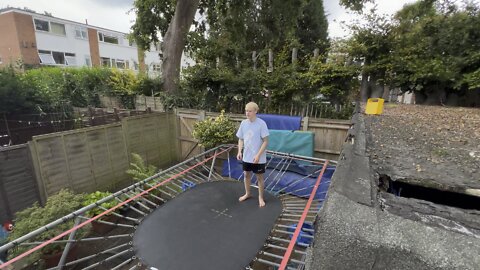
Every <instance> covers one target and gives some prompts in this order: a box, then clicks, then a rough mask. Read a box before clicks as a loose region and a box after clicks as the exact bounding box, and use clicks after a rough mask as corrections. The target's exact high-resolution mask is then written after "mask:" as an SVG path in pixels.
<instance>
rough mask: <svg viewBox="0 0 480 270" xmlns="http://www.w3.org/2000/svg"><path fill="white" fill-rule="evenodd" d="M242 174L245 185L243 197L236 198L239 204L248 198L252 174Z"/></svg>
mask: <svg viewBox="0 0 480 270" xmlns="http://www.w3.org/2000/svg"><path fill="white" fill-rule="evenodd" d="M243 173H244V179H243V183H244V184H245V195H243V196H242V197H240V198H238V200H239V201H240V202H243V201H245V200H246V199H248V198H250V196H251V195H250V183H251V182H252V172H243Z"/></svg>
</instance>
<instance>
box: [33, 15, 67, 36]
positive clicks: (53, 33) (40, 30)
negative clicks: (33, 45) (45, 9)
mask: <svg viewBox="0 0 480 270" xmlns="http://www.w3.org/2000/svg"><path fill="white" fill-rule="evenodd" d="M35 21H41V22H46V23H47V24H48V30H42V29H38V28H37V23H36V22H35ZM52 23H53V24H56V25H62V26H63V33H55V32H52ZM33 26H34V28H35V31H38V32H43V33H49V34H52V35H57V36H62V37H66V36H67V28H66V25H65V24H64V23H59V22H53V21H49V20H45V19H40V18H33Z"/></svg>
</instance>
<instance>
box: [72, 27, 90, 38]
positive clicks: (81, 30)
mask: <svg viewBox="0 0 480 270" xmlns="http://www.w3.org/2000/svg"><path fill="white" fill-rule="evenodd" d="M78 34H80V35H78ZM75 37H76V38H78V39H84V40H88V29H87V28H86V27H81V26H75Z"/></svg>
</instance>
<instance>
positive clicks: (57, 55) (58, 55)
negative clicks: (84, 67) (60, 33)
mask: <svg viewBox="0 0 480 270" xmlns="http://www.w3.org/2000/svg"><path fill="white" fill-rule="evenodd" d="M52 55H53V59H55V63H56V64H59V65H65V54H64V53H63V52H52Z"/></svg>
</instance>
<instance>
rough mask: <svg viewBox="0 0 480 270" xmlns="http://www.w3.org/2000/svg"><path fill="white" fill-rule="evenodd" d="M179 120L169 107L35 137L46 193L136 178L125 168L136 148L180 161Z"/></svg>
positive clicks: (152, 160) (147, 155)
mask: <svg viewBox="0 0 480 270" xmlns="http://www.w3.org/2000/svg"><path fill="white" fill-rule="evenodd" d="M173 121H174V118H173V117H172V116H171V115H169V114H166V113H162V114H147V115H141V116H134V117H128V118H124V119H122V121H121V122H120V123H115V124H108V125H103V126H96V127H90V128H84V129H79V130H72V131H66V132H60V133H53V134H48V135H41V136H36V137H34V138H33V140H32V145H33V148H32V153H33V156H34V157H35V158H34V164H35V167H36V168H38V172H39V175H38V177H39V179H40V181H39V182H40V183H42V185H41V186H40V190H41V193H43V194H42V195H44V196H45V197H48V196H50V195H52V194H55V193H56V192H58V191H59V190H60V189H61V188H65V187H66V188H70V189H71V190H73V191H75V192H92V191H95V190H109V189H110V190H111V189H114V188H115V189H116V188H118V187H121V186H124V185H126V184H128V183H129V181H130V177H129V176H128V175H127V174H126V172H125V171H126V170H127V169H128V167H129V160H130V157H131V154H132V153H137V154H140V155H141V156H142V157H143V158H144V160H145V161H146V162H147V163H148V164H153V165H155V166H158V167H166V166H168V165H170V164H172V163H174V162H175V161H177V158H176V154H175V153H176V150H177V149H176V147H175V145H174V144H172V143H171V141H172V140H173V138H174V136H175V134H174V133H173V131H174V129H172V128H171V126H172V125H174V123H173Z"/></svg>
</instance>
